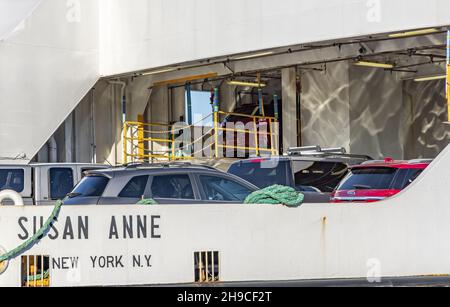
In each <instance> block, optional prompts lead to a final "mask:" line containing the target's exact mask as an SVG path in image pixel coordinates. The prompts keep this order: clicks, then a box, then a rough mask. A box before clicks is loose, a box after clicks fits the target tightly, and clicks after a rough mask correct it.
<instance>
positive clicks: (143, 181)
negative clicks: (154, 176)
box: [119, 176, 148, 198]
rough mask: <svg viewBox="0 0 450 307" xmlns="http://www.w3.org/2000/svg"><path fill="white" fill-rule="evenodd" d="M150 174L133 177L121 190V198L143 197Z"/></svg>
mask: <svg viewBox="0 0 450 307" xmlns="http://www.w3.org/2000/svg"><path fill="white" fill-rule="evenodd" d="M147 182H148V176H138V177H134V178H132V179H131V180H130V181H129V182H128V183H127V185H126V186H125V187H124V188H123V190H122V192H120V194H119V197H121V198H141V197H143V196H144V194H145V188H146V187H147Z"/></svg>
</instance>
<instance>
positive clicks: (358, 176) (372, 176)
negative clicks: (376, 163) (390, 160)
mask: <svg viewBox="0 0 450 307" xmlns="http://www.w3.org/2000/svg"><path fill="white" fill-rule="evenodd" d="M396 173H397V169H395V168H382V167H376V168H357V169H353V170H351V174H350V175H349V176H348V177H347V178H346V179H345V180H344V182H343V183H342V184H341V186H340V187H339V188H338V190H341V191H348V190H388V189H390V188H391V187H392V184H393V181H394V178H395V174H396Z"/></svg>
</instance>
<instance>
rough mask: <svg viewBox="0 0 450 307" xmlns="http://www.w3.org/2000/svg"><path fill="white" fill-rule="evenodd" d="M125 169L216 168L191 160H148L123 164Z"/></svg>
mask: <svg viewBox="0 0 450 307" xmlns="http://www.w3.org/2000/svg"><path fill="white" fill-rule="evenodd" d="M124 167H125V168H126V169H138V168H158V167H159V168H160V167H200V168H206V169H212V170H216V168H214V167H213V166H209V165H204V164H193V163H191V162H158V163H148V162H132V163H128V164H126V165H124Z"/></svg>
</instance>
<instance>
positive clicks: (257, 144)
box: [253, 117, 259, 156]
mask: <svg viewBox="0 0 450 307" xmlns="http://www.w3.org/2000/svg"><path fill="white" fill-rule="evenodd" d="M253 124H254V128H255V131H254V132H255V148H256V155H257V156H259V139H258V138H259V135H258V124H257V123H256V117H253Z"/></svg>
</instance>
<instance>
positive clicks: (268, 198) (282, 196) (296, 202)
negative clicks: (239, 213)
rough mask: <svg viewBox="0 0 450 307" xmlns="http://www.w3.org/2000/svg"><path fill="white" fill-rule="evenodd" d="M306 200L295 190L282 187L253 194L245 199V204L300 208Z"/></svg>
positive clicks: (275, 186)
mask: <svg viewBox="0 0 450 307" xmlns="http://www.w3.org/2000/svg"><path fill="white" fill-rule="evenodd" d="M304 200H305V196H304V195H303V194H302V193H300V192H297V191H296V190H295V189H294V188H291V187H286V186H282V185H273V186H271V187H268V188H265V189H262V190H260V191H256V192H253V193H252V194H250V195H249V196H248V197H247V198H246V199H245V204H253V205H257V204H258V205H280V204H281V205H285V206H288V207H299V206H301V204H302V203H303V201H304Z"/></svg>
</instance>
